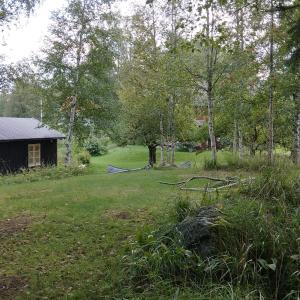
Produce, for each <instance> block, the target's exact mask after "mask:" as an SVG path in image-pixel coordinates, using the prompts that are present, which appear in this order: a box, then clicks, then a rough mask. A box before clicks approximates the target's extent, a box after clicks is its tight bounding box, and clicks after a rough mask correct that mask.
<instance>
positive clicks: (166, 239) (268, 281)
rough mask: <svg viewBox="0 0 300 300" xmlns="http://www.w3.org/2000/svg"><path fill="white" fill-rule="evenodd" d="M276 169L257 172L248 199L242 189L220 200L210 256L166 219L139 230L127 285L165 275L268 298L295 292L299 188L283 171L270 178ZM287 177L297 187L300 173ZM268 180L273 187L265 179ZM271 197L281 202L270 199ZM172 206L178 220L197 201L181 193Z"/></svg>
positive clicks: (299, 264) (185, 283)
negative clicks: (189, 245)
mask: <svg viewBox="0 0 300 300" xmlns="http://www.w3.org/2000/svg"><path fill="white" fill-rule="evenodd" d="M269 172H270V171H269ZM274 172H275V173H276V171H274V170H273V175H269V176H268V174H269V173H263V174H262V175H260V176H259V177H258V179H257V181H255V183H253V185H251V187H249V189H251V190H253V193H252V194H248V196H247V198H245V197H243V195H244V193H242V194H239V193H236V192H233V193H232V194H231V195H229V198H228V199H227V200H223V201H222V202H220V203H219V204H218V207H219V208H220V209H221V211H222V215H221V217H219V219H218V220H217V221H216V223H215V224H214V226H213V227H212V230H213V231H214V238H213V240H214V246H215V255H214V256H211V257H209V258H207V259H203V258H201V257H199V256H198V255H197V254H196V252H194V251H193V250H192V249H186V248H185V247H184V243H183V241H182V237H181V236H180V233H179V232H177V231H176V227H175V226H174V225H172V224H169V223H167V222H168V220H165V223H164V224H163V225H161V226H160V227H159V228H158V229H156V230H152V231H147V230H144V231H143V232H142V233H139V235H138V236H137V240H136V242H135V243H133V244H132V245H131V247H132V248H131V254H129V255H127V256H126V257H125V265H126V270H127V272H128V277H129V279H130V280H131V284H133V285H138V286H143V288H146V287H147V286H148V285H149V284H150V283H151V284H154V285H156V284H157V283H158V282H160V281H161V280H165V281H169V282H172V284H175V285H178V284H179V285H180V286H193V287H194V288H196V287H197V288H200V287H201V289H203V288H205V287H206V286H209V285H210V284H222V285H226V284H229V285H230V286H233V287H235V288H237V287H244V288H245V289H246V290H250V291H253V293H258V294H260V295H264V296H265V297H267V298H270V299H283V298H284V297H286V298H288V299H289V298H290V299H293V297H297V296H299V291H297V288H296V289H295V287H297V286H299V283H300V281H299V276H298V270H299V267H300V257H299V247H300V244H299V238H298V235H299V231H300V215H299V211H298V210H297V209H296V210H295V206H294V205H293V204H295V202H294V200H296V199H297V203H299V198H295V197H299V191H298V192H297V190H296V188H298V187H297V186H295V185H294V184H293V183H289V184H288V182H289V181H288V180H287V179H286V178H284V176H280V177H277V179H276V180H274V177H275V175H274ZM265 176H267V177H268V179H266V178H265ZM276 176H278V174H277V175H276ZM289 180H291V182H298V186H299V178H298V177H295V176H294V177H293V176H291V177H289ZM270 181H271V182H272V184H271V187H272V188H271V189H269V187H268V185H269V186H270V184H269V183H266V182H270ZM261 182H263V183H261ZM276 185H278V186H279V188H275V186H276ZM262 186H263V188H264V189H263V191H262V193H265V196H261V193H259V197H258V191H261V187H262ZM291 191H294V192H293V195H291ZM297 193H298V194H297ZM284 194H285V195H284ZM296 195H298V196H296ZM274 197H276V198H277V199H280V201H269V200H270V198H271V199H272V198H273V199H274ZM291 198H293V199H294V200H293V201H291ZM198 207H199V206H198ZM172 211H174V212H175V213H174V212H172V213H171V216H175V220H176V223H177V222H180V221H182V220H183V219H184V218H185V217H187V216H193V215H194V214H195V212H196V211H197V206H194V208H193V206H192V205H191V202H190V200H188V199H187V198H181V196H179V198H178V200H177V202H176V203H175V208H173V209H172ZM166 221H167V222H166ZM254 291H256V292H254ZM254 299H255V297H254Z"/></svg>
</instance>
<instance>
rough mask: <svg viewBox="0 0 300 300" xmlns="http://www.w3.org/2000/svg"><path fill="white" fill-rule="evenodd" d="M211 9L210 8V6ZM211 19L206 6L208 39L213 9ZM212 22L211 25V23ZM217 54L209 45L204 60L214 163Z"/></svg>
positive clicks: (213, 159) (215, 160)
mask: <svg viewBox="0 0 300 300" xmlns="http://www.w3.org/2000/svg"><path fill="white" fill-rule="evenodd" d="M211 10H212V8H211ZM211 13H212V20H211V21H210V8H209V7H208V6H207V7H206V38H207V39H210V38H211V36H212V35H213V28H212V27H213V24H214V16H213V11H212V12H211ZM211 24H212V25H211ZM216 55H217V54H216V53H215V51H214V46H213V45H210V46H208V47H207V62H206V72H207V74H206V76H207V109H208V133H209V138H210V147H211V159H212V161H213V162H214V163H215V164H216V163H217V147H216V137H215V130H214V112H213V110H214V105H213V101H214V99H213V65H214V63H215V61H216V57H214V56H216Z"/></svg>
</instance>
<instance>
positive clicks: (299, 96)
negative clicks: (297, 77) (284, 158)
mask: <svg viewBox="0 0 300 300" xmlns="http://www.w3.org/2000/svg"><path fill="white" fill-rule="evenodd" d="M294 103H295V109H296V114H295V131H294V162H295V164H296V165H297V166H299V165H300V88H299V90H298V93H296V94H295V95H294Z"/></svg>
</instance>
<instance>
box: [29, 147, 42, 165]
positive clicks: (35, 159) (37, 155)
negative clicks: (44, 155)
mask: <svg viewBox="0 0 300 300" xmlns="http://www.w3.org/2000/svg"><path fill="white" fill-rule="evenodd" d="M27 150H28V168H34V167H39V166H41V144H28V147H27Z"/></svg>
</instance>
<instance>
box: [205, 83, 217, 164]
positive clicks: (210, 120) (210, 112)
mask: <svg viewBox="0 0 300 300" xmlns="http://www.w3.org/2000/svg"><path fill="white" fill-rule="evenodd" d="M207 97H208V105H207V107H208V133H209V139H210V148H211V159H212V161H213V162H214V163H216V162H217V146H216V137H215V130H214V121H213V120H214V116H213V95H212V91H211V89H210V88H209V89H208V93H207Z"/></svg>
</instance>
